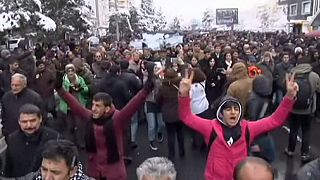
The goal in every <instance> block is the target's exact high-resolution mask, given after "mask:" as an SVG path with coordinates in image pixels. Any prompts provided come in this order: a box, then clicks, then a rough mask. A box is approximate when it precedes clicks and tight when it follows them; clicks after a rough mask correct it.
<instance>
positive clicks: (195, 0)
mask: <svg viewBox="0 0 320 180" xmlns="http://www.w3.org/2000/svg"><path fill="white" fill-rule="evenodd" d="M85 1H87V2H89V3H90V4H91V5H93V4H94V1H95V0H85ZM135 1H136V2H137V3H139V2H141V0H135ZM266 1H268V0H154V6H155V7H161V9H162V11H163V12H164V14H165V16H166V17H167V19H168V21H170V20H172V19H173V18H174V17H175V16H178V17H181V18H182V19H184V20H185V21H190V20H192V19H201V18H202V15H203V12H204V11H205V9H213V10H215V9H216V8H239V10H240V11H245V10H250V9H253V10H254V9H255V7H256V6H257V4H262V3H264V2H266ZM269 1H270V0H269ZM273 1H275V0H273ZM94 9H95V8H94Z"/></svg>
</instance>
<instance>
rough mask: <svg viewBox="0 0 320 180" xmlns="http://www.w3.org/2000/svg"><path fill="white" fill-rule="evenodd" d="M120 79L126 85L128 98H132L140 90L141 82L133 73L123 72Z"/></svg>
mask: <svg viewBox="0 0 320 180" xmlns="http://www.w3.org/2000/svg"><path fill="white" fill-rule="evenodd" d="M120 78H121V79H122V80H123V81H124V82H125V83H126V85H127V88H128V89H129V92H130V96H131V97H133V96H134V95H136V94H137V93H138V91H139V90H140V89H141V88H142V81H141V79H139V77H138V76H137V75H136V74H134V73H133V72H129V71H123V72H121V75H120Z"/></svg>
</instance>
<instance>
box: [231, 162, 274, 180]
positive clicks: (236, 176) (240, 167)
mask: <svg viewBox="0 0 320 180" xmlns="http://www.w3.org/2000/svg"><path fill="white" fill-rule="evenodd" d="M248 163H254V164H258V165H261V166H264V167H265V168H266V169H267V170H268V171H270V173H271V174H272V179H275V178H276V177H277V174H276V171H275V169H274V168H273V167H272V166H271V165H270V164H269V163H268V162H267V161H265V160H263V159H261V158H257V157H248V158H246V159H244V160H242V161H241V162H240V163H239V164H238V165H237V166H236V167H235V169H234V173H233V176H234V179H235V180H239V179H240V172H241V170H243V168H244V167H245V166H246V165H247V164H248Z"/></svg>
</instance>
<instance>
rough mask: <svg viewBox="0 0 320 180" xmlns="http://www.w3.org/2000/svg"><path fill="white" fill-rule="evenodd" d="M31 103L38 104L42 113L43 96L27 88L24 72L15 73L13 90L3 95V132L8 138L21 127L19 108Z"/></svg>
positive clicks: (12, 83) (12, 82) (12, 84)
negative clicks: (19, 123)
mask: <svg viewBox="0 0 320 180" xmlns="http://www.w3.org/2000/svg"><path fill="white" fill-rule="evenodd" d="M26 103H30V104H34V105H36V106H38V107H39V108H40V109H41V111H42V114H45V113H44V112H43V106H42V99H41V96H40V95H39V94H38V93H36V92H35V91H33V90H32V89H29V88H27V77H26V76H25V75H22V74H18V73H16V74H14V75H13V76H12V78H11V91H8V92H7V93H5V94H4V95H3V96H2V101H1V107H2V113H1V118H2V125H3V127H2V132H3V135H4V136H5V137H6V138H7V137H8V135H9V134H11V133H12V132H14V131H16V130H18V129H19V125H18V119H19V118H18V117H19V114H18V113H17V109H19V108H20V107H21V106H22V105H24V104H26Z"/></svg>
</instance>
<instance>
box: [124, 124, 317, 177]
mask: <svg viewBox="0 0 320 180" xmlns="http://www.w3.org/2000/svg"><path fill="white" fill-rule="evenodd" d="M319 128H320V125H319V124H316V123H313V126H312V136H311V137H312V140H311V143H312V153H313V154H314V155H315V156H317V155H319V152H320V151H319V149H320V142H319V141H318V137H320V131H319ZM146 130H147V125H146V123H144V124H142V125H141V126H140V127H139V131H138V145H139V147H138V148H137V149H136V150H135V153H134V160H133V162H132V164H131V165H130V166H129V167H128V175H129V178H128V179H130V180H136V179H137V178H136V175H135V170H136V168H137V167H138V166H139V164H140V163H142V162H143V161H144V160H145V159H147V158H148V157H153V156H164V155H166V152H167V146H166V142H165V141H164V142H163V143H161V144H158V146H159V150H158V151H151V150H150V148H149V147H148V140H147V131H146ZM272 136H273V137H274V139H275V140H276V147H277V158H276V162H274V167H276V168H277V170H278V172H279V177H278V179H279V180H293V179H294V177H293V174H294V173H295V172H296V171H297V169H299V167H300V156H299V153H300V143H298V145H297V148H296V156H294V158H292V159H290V158H287V157H286V156H285V155H284V153H283V150H284V148H285V147H286V146H287V143H288V142H287V141H288V132H287V131H286V130H285V128H282V129H279V130H277V131H275V132H274V133H272ZM185 138H186V140H185V143H186V157H185V158H176V162H175V166H176V170H177V171H178V180H201V179H204V178H203V173H204V167H205V160H206V158H205V155H206V154H205V153H204V152H202V153H201V152H200V151H199V150H193V149H192V148H191V137H190V135H189V134H187V133H186V137H185Z"/></svg>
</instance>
